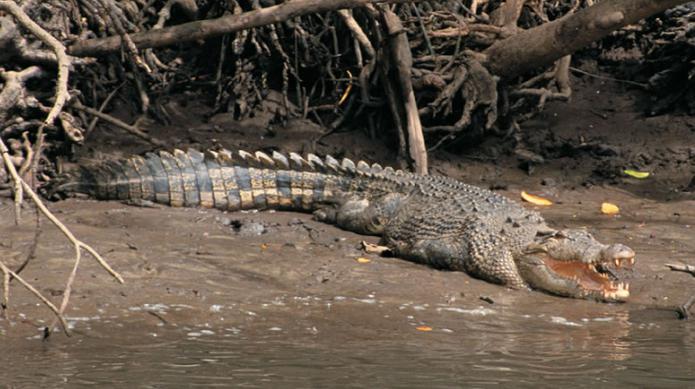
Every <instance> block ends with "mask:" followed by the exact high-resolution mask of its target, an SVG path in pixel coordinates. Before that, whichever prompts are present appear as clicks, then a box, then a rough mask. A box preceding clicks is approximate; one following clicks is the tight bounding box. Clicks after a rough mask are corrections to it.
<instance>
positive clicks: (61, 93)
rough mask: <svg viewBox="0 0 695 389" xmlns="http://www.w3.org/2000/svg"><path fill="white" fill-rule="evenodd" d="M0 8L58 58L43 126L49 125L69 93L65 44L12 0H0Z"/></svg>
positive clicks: (68, 62)
mask: <svg viewBox="0 0 695 389" xmlns="http://www.w3.org/2000/svg"><path fill="white" fill-rule="evenodd" d="M0 10H3V11H5V12H7V13H9V14H11V15H12V16H13V17H14V18H15V19H16V20H17V21H18V22H19V24H21V25H22V27H24V28H26V29H27V30H29V31H31V33H32V34H34V35H36V37H37V38H39V40H41V42H43V43H44V44H45V45H47V46H49V47H50V48H51V49H52V50H53V52H54V53H55V55H56V59H57V60H58V80H57V81H56V93H55V103H53V107H52V108H51V111H50V112H49V113H48V116H47V117H46V120H44V126H50V125H51V124H53V121H54V120H55V118H56V117H58V114H60V112H61V111H62V110H63V106H64V105H65V102H66V101H67V100H68V98H69V97H70V95H69V94H68V75H69V74H70V59H69V58H68V56H67V55H66V54H65V46H63V44H62V43H60V42H59V41H58V40H57V39H56V38H54V37H53V35H51V34H49V33H48V32H47V31H46V30H44V29H43V28H41V26H39V25H38V24H36V23H35V22H34V21H33V20H31V19H30V18H29V16H27V14H25V13H24V11H22V8H20V7H19V6H18V5H17V4H16V3H15V2H14V1H0Z"/></svg>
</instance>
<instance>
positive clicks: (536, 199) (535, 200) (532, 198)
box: [521, 191, 553, 205]
mask: <svg viewBox="0 0 695 389" xmlns="http://www.w3.org/2000/svg"><path fill="white" fill-rule="evenodd" d="M521 198H522V199H524V200H526V201H528V202H529V203H531V204H536V205H553V202H552V201H550V200H548V199H545V198H543V197H540V196H536V195H532V194H529V193H526V192H525V191H521Z"/></svg>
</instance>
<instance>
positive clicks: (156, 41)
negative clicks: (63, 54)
mask: <svg viewBox="0 0 695 389" xmlns="http://www.w3.org/2000/svg"><path fill="white" fill-rule="evenodd" d="M379 2H388V3H397V2H405V1H404V0H320V1H317V0H293V1H287V2H284V3H282V4H279V5H274V6H272V7H267V8H263V9H259V10H255V11H249V12H244V13H242V14H238V15H228V16H223V17H220V18H217V19H212V20H198V21H195V22H190V23H184V24H179V25H177V26H172V27H167V28H162V29H156V30H151V31H147V32H141V33H136V34H129V35H128V36H129V37H130V39H131V41H132V42H133V44H134V45H135V47H137V48H138V49H145V48H152V47H164V46H171V45H175V44H179V43H184V42H193V41H197V40H201V39H207V38H212V37H215V36H220V35H224V34H229V33H232V32H237V31H241V30H247V29H250V28H255V27H261V26H265V25H268V24H273V23H280V22H284V21H286V20H289V19H292V18H295V17H298V16H302V15H308V14H313V13H318V12H327V11H335V10H339V9H348V8H356V7H362V6H365V5H367V4H371V3H379ZM121 42H122V39H121V37H120V36H110V37H107V38H98V39H88V40H85V41H79V42H77V43H75V44H73V45H72V46H70V47H69V48H68V52H69V53H70V55H74V56H76V57H89V56H97V55H101V54H106V53H113V52H116V51H119V50H120V49H121Z"/></svg>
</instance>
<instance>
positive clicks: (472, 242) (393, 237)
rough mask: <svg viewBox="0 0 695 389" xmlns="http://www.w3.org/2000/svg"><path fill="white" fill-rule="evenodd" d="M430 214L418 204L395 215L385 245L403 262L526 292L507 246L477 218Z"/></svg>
mask: <svg viewBox="0 0 695 389" xmlns="http://www.w3.org/2000/svg"><path fill="white" fill-rule="evenodd" d="M430 214H431V210H427V209H422V207H418V206H417V204H416V205H415V206H413V207H410V210H409V211H408V212H404V213H403V214H399V215H396V217H395V218H393V219H392V220H391V221H390V222H389V224H388V225H387V226H386V228H385V229H384V235H383V243H384V245H386V246H388V247H390V248H392V250H393V251H394V254H395V255H396V256H398V257H401V258H404V259H409V260H412V261H415V262H418V263H423V264H427V265H430V266H433V267H435V268H439V269H447V270H459V271H465V272H467V273H468V274H470V275H472V276H474V277H477V278H481V279H484V280H486V281H490V282H494V283H498V284H502V285H506V286H509V287H512V288H519V289H521V288H527V285H526V283H525V282H524V280H523V279H522V278H521V276H520V275H519V271H518V269H517V267H516V263H515V262H514V258H513V256H512V253H511V251H510V250H509V248H508V247H507V245H506V244H505V242H503V241H502V240H501V238H500V237H499V236H498V235H496V234H492V233H490V231H488V228H487V226H486V225H484V223H482V222H481V221H480V220H479V219H478V218H477V217H476V216H475V215H463V216H462V215H448V218H446V219H443V218H437V219H435V218H432V217H429V216H428V215H430Z"/></svg>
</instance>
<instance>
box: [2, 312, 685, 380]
mask: <svg viewBox="0 0 695 389" xmlns="http://www.w3.org/2000/svg"><path fill="white" fill-rule="evenodd" d="M558 301H562V300H558ZM344 304H345V305H346V306H348V308H349V309H348V310H347V311H344V312H343V313H345V312H348V313H349V311H350V310H353V313H354V310H366V312H367V314H370V315H371V314H374V315H381V317H380V320H377V321H376V322H368V323H365V322H363V323H350V322H346V321H345V320H344V319H345V317H344V316H345V315H344V314H343V313H341V311H340V310H336V311H335V312H334V313H331V312H327V311H325V310H324V311H323V312H322V313H318V312H315V311H316V310H317V308H316V307H305V308H304V309H305V312H304V314H300V315H299V317H303V319H302V318H300V319H298V320H296V321H294V322H292V321H286V322H285V323H284V324H283V325H284V327H280V326H277V325H274V323H273V322H272V320H270V321H259V320H257V321H253V322H246V323H241V324H240V325H229V326H224V325H209V324H205V325H200V326H195V327H179V326H175V325H173V326H172V325H170V324H164V323H160V324H158V325H154V326H153V325H150V324H144V323H143V322H138V321H132V322H125V323H123V322H112V321H110V320H99V319H95V320H89V319H85V318H81V319H79V318H73V319H71V323H72V324H73V325H74V326H75V329H74V332H75V333H74V335H73V336H72V337H71V338H66V337H64V336H61V334H55V335H53V336H52V337H51V338H50V339H49V340H47V341H42V340H40V339H39V336H38V335H37V336H34V337H29V338H26V339H17V338H16V337H10V338H9V339H5V341H6V342H5V344H3V345H2V346H0V347H2V350H3V352H2V356H1V357H0V360H1V361H2V369H0V377H1V378H2V379H1V380H0V382H1V383H3V384H5V387H8V388H20V387H65V386H69V387H87V386H92V387H96V386H98V387H102V386H117V387H142V388H157V387H166V388H171V387H195V386H198V387H230V386H239V387H428V388H448V387H452V386H466V387H488V386H495V385H506V386H514V387H539V386H541V387H542V386H556V385H558V384H560V383H563V384H569V385H571V387H616V386H631V387H650V388H663V387H674V388H682V387H692V386H693V385H695V323H694V322H692V321H683V320H676V319H675V315H674V314H673V312H669V311H659V310H650V309H643V308H640V309H637V310H631V309H632V308H628V307H625V308H624V309H617V310H616V309H615V308H614V307H612V308H607V309H606V310H605V312H602V311H601V309H600V308H598V309H596V310H593V311H591V312H590V313H589V314H588V315H586V317H579V316H577V317H575V318H573V319H568V318H566V317H563V316H556V315H552V314H545V313H542V314H532V315H528V314H518V313H514V312H504V311H503V310H500V309H499V308H496V307H495V306H494V305H489V306H488V305H486V306H477V307H461V306H455V305H453V306H444V305H442V306H438V307H418V306H403V305H401V306H390V305H388V304H386V305H380V306H376V305H372V306H370V305H369V304H363V303H360V302H353V303H350V302H345V303H344ZM607 307H608V306H607ZM298 309H299V308H298ZM423 311H424V312H423ZM425 313H426V315H425ZM164 314H165V312H164ZM315 314H319V315H324V319H330V320H329V321H320V320H317V322H320V323H322V324H320V325H317V326H312V325H311V322H312V320H313V319H311V317H312V315H315ZM418 314H420V316H426V317H429V319H430V323H431V326H427V327H422V326H421V324H422V323H421V322H420V321H418V320H419V319H418V318H417V317H416V316H417V315H418ZM332 315H334V316H333V317H330V316H332ZM348 316H353V315H352V314H349V315H348ZM391 321H392V322H403V325H393V326H390V325H388V324H384V325H381V326H379V324H378V323H389V322H391ZM237 324H238V323H237ZM429 329H431V330H429Z"/></svg>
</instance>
